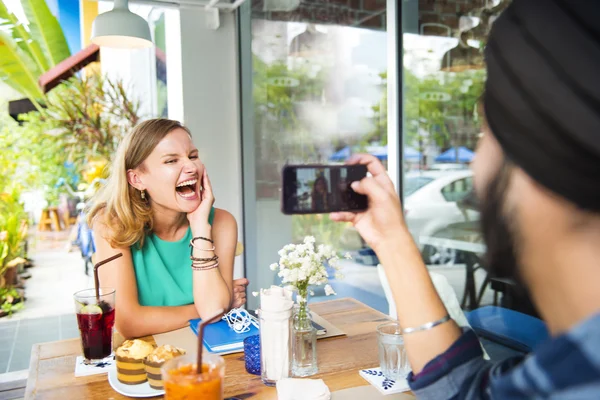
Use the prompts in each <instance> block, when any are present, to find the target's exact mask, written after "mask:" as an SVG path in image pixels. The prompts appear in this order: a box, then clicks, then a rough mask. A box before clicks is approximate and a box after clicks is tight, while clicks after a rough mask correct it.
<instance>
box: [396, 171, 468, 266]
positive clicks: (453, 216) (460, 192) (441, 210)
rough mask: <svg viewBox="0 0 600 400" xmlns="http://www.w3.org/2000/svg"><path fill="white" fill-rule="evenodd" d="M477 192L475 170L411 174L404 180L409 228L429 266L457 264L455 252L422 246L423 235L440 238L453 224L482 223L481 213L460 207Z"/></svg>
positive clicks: (405, 205) (405, 206)
mask: <svg viewBox="0 0 600 400" xmlns="http://www.w3.org/2000/svg"><path fill="white" fill-rule="evenodd" d="M472 190H473V173H472V171H471V170H460V171H424V172H410V173H408V174H406V176H405V178H404V198H405V199H404V208H405V218H406V223H407V225H408V229H409V231H410V232H411V234H412V236H413V238H414V239H415V241H416V242H417V244H418V245H419V248H420V249H421V253H422V254H423V259H424V261H425V263H427V264H454V263H455V262H456V261H457V252H456V250H453V249H445V248H436V247H433V246H429V245H421V244H420V243H419V238H420V237H422V236H436V233H438V232H441V231H443V230H444V229H446V228H447V227H448V226H449V225H452V224H457V223H461V222H467V221H479V212H477V211H475V210H472V209H467V208H464V207H462V208H461V207H458V206H457V201H460V200H463V199H464V198H465V197H466V196H468V195H469V193H471V191H472Z"/></svg>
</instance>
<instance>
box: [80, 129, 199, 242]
mask: <svg viewBox="0 0 600 400" xmlns="http://www.w3.org/2000/svg"><path fill="white" fill-rule="evenodd" d="M178 128H180V129H183V130H185V131H186V132H187V133H188V134H189V135H190V136H191V133H190V131H189V129H188V128H186V127H185V126H183V125H182V124H181V123H179V122H178V121H173V120H170V119H162V118H160V119H150V120H147V121H144V122H142V123H140V124H138V125H136V126H135V127H134V128H133V129H132V130H131V131H130V132H129V133H128V134H127V135H126V136H125V137H124V138H123V140H122V141H121V143H120V144H119V147H118V149H117V152H116V154H115V157H114V159H113V162H112V166H111V172H110V176H109V178H108V181H107V183H106V185H104V187H103V188H102V189H100V191H99V192H98V193H97V194H96V196H94V199H93V204H92V205H91V207H90V210H89V213H88V216H87V222H88V224H89V225H90V226H92V225H93V224H94V222H98V221H97V218H96V217H97V216H99V217H100V218H101V221H99V222H100V223H104V225H106V226H107V227H108V228H109V229H107V237H106V238H105V239H106V240H107V241H108V243H109V244H110V245H111V246H112V247H115V248H119V247H121V248H122V247H130V246H132V245H134V244H136V243H139V244H140V246H142V245H143V243H144V237H145V235H146V234H147V232H149V231H151V230H152V226H153V215H152V209H151V207H150V205H149V203H148V200H144V199H142V197H141V193H140V191H138V190H137V189H136V188H134V187H133V186H131V185H130V184H129V182H128V180H127V171H128V170H130V169H135V168H138V167H139V168H141V169H142V170H143V169H144V165H143V163H144V161H145V160H146V158H148V156H149V155H150V153H152V151H153V150H154V148H155V147H156V146H157V145H158V143H159V142H160V141H161V140H162V139H163V138H164V137H165V136H167V135H168V134H169V133H170V132H171V131H173V130H175V129H178Z"/></svg>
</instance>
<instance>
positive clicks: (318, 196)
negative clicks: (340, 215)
mask: <svg viewBox="0 0 600 400" xmlns="http://www.w3.org/2000/svg"><path fill="white" fill-rule="evenodd" d="M366 176H367V167H366V166H365V165H288V166H285V167H284V168H283V172H282V179H283V184H282V196H281V211H282V212H283V213H284V214H287V215H293V214H324V213H330V212H335V211H364V210H366V209H367V207H368V201H367V196H364V195H361V194H358V193H356V192H355V191H354V190H352V188H351V187H350V184H351V183H352V182H354V181H359V180H361V179H363V178H364V177H366Z"/></svg>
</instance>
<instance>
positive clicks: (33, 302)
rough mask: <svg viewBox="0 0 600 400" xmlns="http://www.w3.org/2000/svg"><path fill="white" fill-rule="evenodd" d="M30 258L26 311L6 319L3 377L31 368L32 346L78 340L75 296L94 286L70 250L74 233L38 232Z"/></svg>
mask: <svg viewBox="0 0 600 400" xmlns="http://www.w3.org/2000/svg"><path fill="white" fill-rule="evenodd" d="M34 234H35V237H33V238H32V239H31V240H30V242H29V243H30V249H29V256H30V257H31V258H32V259H33V262H34V267H33V268H30V269H29V270H28V272H30V273H31V278H30V279H27V280H26V281H25V296H26V298H27V300H26V301H25V308H23V309H22V310H21V311H19V312H17V313H15V314H13V315H12V316H10V317H4V318H0V374H2V373H5V372H12V371H19V370H23V369H26V368H29V359H30V356H31V346H32V345H33V344H35V343H41V342H50V341H55V340H63V339H70V338H75V337H78V335H79V330H78V328H77V320H76V319H75V312H74V306H73V293H75V292H76V291H78V290H81V289H85V288H88V287H91V285H93V278H91V277H88V276H86V275H85V273H84V272H83V260H82V258H81V255H80V254H79V252H78V250H77V249H75V251H74V252H72V253H67V252H66V243H67V242H68V234H67V233H66V232H58V233H34Z"/></svg>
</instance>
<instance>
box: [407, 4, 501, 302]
mask: <svg viewBox="0 0 600 400" xmlns="http://www.w3.org/2000/svg"><path fill="white" fill-rule="evenodd" d="M508 3H509V1H507V0H473V1H468V2H448V1H442V0H436V1H412V0H409V1H405V2H402V7H403V8H402V12H403V19H404V24H403V25H404V32H403V49H404V57H403V66H404V68H403V93H404V98H403V106H404V109H403V116H404V121H403V122H404V123H403V140H404V168H403V170H404V171H405V176H404V185H403V189H404V198H405V200H404V206H405V208H406V222H407V224H408V227H409V230H410V231H411V234H412V235H413V237H414V239H415V241H416V242H417V243H418V245H419V248H420V250H421V252H422V256H423V258H424V260H425V262H426V264H427V265H428V268H429V269H430V270H432V271H435V272H437V273H440V274H443V275H445V276H446V278H448V280H449V282H450V284H451V285H452V286H453V288H454V290H455V292H456V294H457V295H458V298H459V299H461V298H462V297H463V294H465V292H466V293H467V296H466V298H465V301H464V302H463V307H465V308H469V307H476V306H477V305H478V299H477V294H478V293H473V292H474V291H475V289H474V288H476V290H477V291H478V290H479V287H480V286H479V285H480V284H481V283H482V282H483V281H484V278H485V272H483V271H482V270H479V271H477V272H476V273H474V274H471V273H470V272H469V271H470V268H471V267H473V265H470V264H469V263H471V261H470V260H472V257H470V256H471V255H472V254H470V253H469V252H468V251H467V250H465V249H466V248H468V244H469V243H473V242H476V243H481V242H482V240H483V239H482V237H481V232H480V229H479V219H480V218H479V212H478V210H477V207H476V205H477V201H476V200H475V196H474V193H473V181H472V173H471V172H470V170H469V164H470V163H471V161H472V159H473V156H474V152H475V146H476V144H477V140H478V137H479V135H480V133H481V122H482V121H481V117H482V116H481V115H480V114H479V112H478V111H479V108H478V105H479V99H480V97H481V95H482V94H483V90H484V83H485V78H486V73H485V66H484V63H483V48H484V45H485V43H486V40H487V35H488V32H489V30H490V27H491V24H492V23H493V21H494V19H495V18H496V17H497V16H498V15H499V14H500V13H501V12H502V10H503V9H504V8H505V7H506V5H507V4H508ZM407 154H410V156H407ZM424 178H427V179H429V181H428V182H427V183H426V184H424V185H419V184H418V183H419V182H422V179H424ZM440 238H443V239H451V241H446V242H444V243H445V244H444V245H440V241H439V239H440ZM436 239H437V240H436ZM465 269H466V270H467V272H468V273H467V275H470V276H473V277H474V279H475V282H477V284H478V285H474V286H471V285H468V284H467V281H466V279H465ZM492 301H493V296H492V291H491V289H489V288H488V290H486V291H485V292H484V295H483V298H482V299H481V304H490V303H492Z"/></svg>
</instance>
